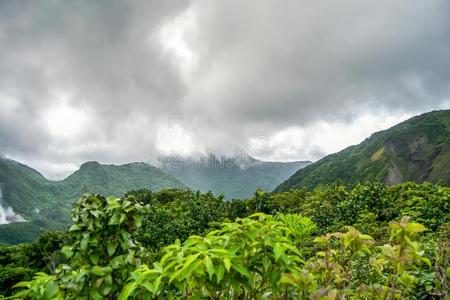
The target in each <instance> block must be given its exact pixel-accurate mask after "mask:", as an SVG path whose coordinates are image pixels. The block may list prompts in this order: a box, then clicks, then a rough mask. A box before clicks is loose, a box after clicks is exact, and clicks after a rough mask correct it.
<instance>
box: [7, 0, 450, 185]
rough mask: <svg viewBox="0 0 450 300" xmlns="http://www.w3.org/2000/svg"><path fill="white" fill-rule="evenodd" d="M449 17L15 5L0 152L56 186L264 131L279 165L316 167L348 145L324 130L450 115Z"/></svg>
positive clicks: (230, 144) (441, 2) (324, 9)
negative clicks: (289, 159)
mask: <svg viewBox="0 0 450 300" xmlns="http://www.w3.org/2000/svg"><path fill="white" fill-rule="evenodd" d="M449 11H450V2H448V1H447V0H436V1H422V0H408V1H406V0H400V1H390V0H379V1H358V0H345V1H334V2H320V1H312V0H301V1H293V0H292V1H275V0H271V1H269V0H258V1H256V0H254V1H208V0H193V1H181V0H179V1H109V2H107V3H106V2H103V1H56V0H54V1H53V0H48V1H39V2H38V1H0V72H1V73H0V108H1V109H0V152H3V153H5V154H6V155H7V156H10V157H15V158H18V159H22V160H24V161H27V162H30V163H31V164H34V165H36V166H37V167H40V168H41V169H42V170H43V171H44V172H45V173H46V174H48V175H50V176H61V175H64V174H67V172H68V170H70V169H72V168H74V166H76V165H77V164H79V163H81V162H82V161H84V160H88V159H96V160H100V161H105V162H118V163H119V162H125V161H130V160H145V159H147V155H148V148H149V147H151V146H155V147H156V148H158V149H162V150H175V151H177V150H179V152H181V153H187V152H189V151H202V150H211V149H221V150H223V151H224V152H226V151H227V149H235V148H236V147H245V146H246V145H248V144H251V142H252V141H253V140H254V139H255V138H257V137H258V136H265V137H267V147H266V151H267V152H268V153H267V155H268V156H269V157H278V158H281V159H283V158H286V155H287V154H286V153H289V155H293V156H295V157H296V158H299V159H301V158H309V159H310V158H313V159H315V158H318V157H320V156H321V155H323V154H324V153H327V152H329V151H330V149H334V148H327V147H326V146H327V144H326V142H318V141H317V139H316V138H313V137H314V136H316V135H320V132H319V133H317V132H316V131H318V130H319V129H323V128H328V127H327V126H328V125H326V124H325V125H324V122H325V123H327V124H340V125H339V126H343V127H342V128H343V130H344V131H345V132H344V133H342V134H343V135H345V134H353V133H354V131H352V126H355V122H357V121H358V122H359V121H361V120H369V121H370V122H372V121H377V120H380V119H381V120H384V118H393V120H394V119H395V118H397V119H401V118H402V116H405V115H410V114H415V113H420V112H424V111H427V110H431V109H435V108H441V107H446V106H448V105H449V103H450V102H449V101H450V100H449V99H450V86H449V85H448V82H449V80H450V67H449V66H450V55H448V53H450V21H449V19H448V12H449ZM167 28H168V30H165V29H167ZM171 41H172V42H171ZM61 116H62V117H61ZM364 116H375V117H373V118H369V117H364ZM377 116H378V117H377ZM66 120H67V123H71V124H69V125H67V124H66V125H64V123H66V122H65V121H66ZM369 121H367V122H368V123H367V124H365V125H364V126H366V127H367V128H366V131H367V132H370V131H371V130H375V129H379V128H380V126H381V125H380V126H377V125H376V124H375V125H373V126H372V127H371V125H370V122H369ZM339 126H338V127H339ZM345 126H347V127H345ZM364 133H365V132H360V134H361V135H362V134H364ZM300 136H301V137H300ZM293 137H296V138H293ZM343 140H345V138H343ZM350 140H351V139H350Z"/></svg>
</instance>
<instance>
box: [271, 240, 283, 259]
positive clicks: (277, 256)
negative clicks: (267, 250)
mask: <svg viewBox="0 0 450 300" xmlns="http://www.w3.org/2000/svg"><path fill="white" fill-rule="evenodd" d="M273 253H274V257H275V262H277V261H278V259H280V257H281V255H283V254H284V251H283V248H282V246H281V244H280V243H278V242H277V243H275V247H274V248H273Z"/></svg>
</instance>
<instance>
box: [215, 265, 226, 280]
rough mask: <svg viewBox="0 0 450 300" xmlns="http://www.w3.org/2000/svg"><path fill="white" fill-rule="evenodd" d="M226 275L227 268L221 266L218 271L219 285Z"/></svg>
mask: <svg viewBox="0 0 450 300" xmlns="http://www.w3.org/2000/svg"><path fill="white" fill-rule="evenodd" d="M224 275H225V268H224V267H223V266H222V265H220V266H219V268H218V269H217V273H216V276H217V283H220V281H221V280H222V279H223V276H224Z"/></svg>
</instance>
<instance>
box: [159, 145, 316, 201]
mask: <svg viewBox="0 0 450 300" xmlns="http://www.w3.org/2000/svg"><path fill="white" fill-rule="evenodd" d="M158 164H159V166H160V167H161V168H162V169H163V170H164V171H166V172H167V173H169V174H171V175H173V176H174V177H176V178H178V179H180V180H181V181H182V182H184V183H185V184H186V185H188V186H189V187H190V188H192V189H194V190H200V191H202V192H207V191H212V192H213V193H214V194H216V195H221V194H223V195H224V196H225V198H226V199H233V198H238V199H242V198H246V197H249V196H251V195H252V194H253V193H254V192H255V190H257V189H262V190H266V191H270V190H272V189H274V188H275V187H276V186H277V185H278V184H280V183H281V182H283V181H284V180H285V179H287V178H289V177H290V176H291V175H292V174H294V173H295V172H296V171H298V170H299V169H301V168H303V167H305V166H307V165H309V164H311V162H310V161H296V162H270V161H261V160H258V159H255V158H253V157H251V156H249V155H247V154H245V153H241V154H237V155H231V156H224V155H217V154H198V155H195V156H187V157H182V156H166V157H160V158H159V159H158Z"/></svg>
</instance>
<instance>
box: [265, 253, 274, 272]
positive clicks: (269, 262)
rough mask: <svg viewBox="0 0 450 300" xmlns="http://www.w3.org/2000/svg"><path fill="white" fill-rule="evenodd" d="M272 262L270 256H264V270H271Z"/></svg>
mask: <svg viewBox="0 0 450 300" xmlns="http://www.w3.org/2000/svg"><path fill="white" fill-rule="evenodd" d="M271 264H272V262H271V261H270V258H269V257H267V256H264V258H263V267H264V271H266V272H267V271H268V270H269V268H270V265H271Z"/></svg>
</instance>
